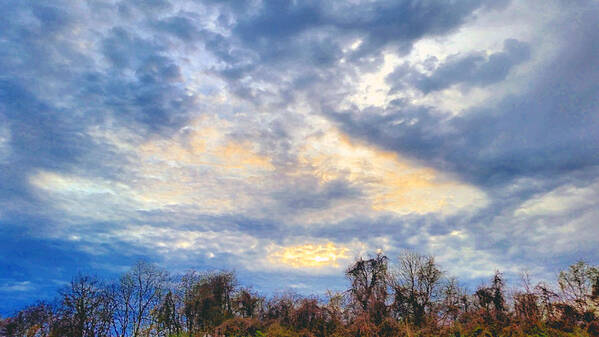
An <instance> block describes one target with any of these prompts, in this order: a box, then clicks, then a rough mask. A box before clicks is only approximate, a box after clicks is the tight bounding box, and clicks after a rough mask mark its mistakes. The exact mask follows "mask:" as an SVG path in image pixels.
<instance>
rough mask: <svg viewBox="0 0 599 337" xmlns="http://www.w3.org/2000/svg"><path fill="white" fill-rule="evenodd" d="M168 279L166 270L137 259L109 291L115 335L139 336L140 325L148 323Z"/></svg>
mask: <svg viewBox="0 0 599 337" xmlns="http://www.w3.org/2000/svg"><path fill="white" fill-rule="evenodd" d="M167 280H168V274H167V273H166V271H164V270H162V269H160V268H158V267H157V266H155V265H153V264H150V263H147V262H138V263H137V264H135V265H134V266H133V267H132V268H131V270H129V272H127V273H126V274H125V275H123V276H122V277H121V279H120V280H119V282H118V284H117V285H116V286H115V287H114V289H113V293H112V296H113V299H114V300H115V302H116V305H115V306H116V313H115V319H114V326H113V328H114V331H115V333H116V335H117V336H120V337H125V336H135V337H137V336H140V334H141V331H142V327H144V325H145V326H148V325H150V324H151V321H152V315H151V310H152V309H154V308H156V307H158V305H159V304H160V302H161V300H162V297H163V295H164V294H165V291H166V289H167Z"/></svg>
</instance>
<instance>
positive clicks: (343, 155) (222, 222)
mask: <svg viewBox="0 0 599 337" xmlns="http://www.w3.org/2000/svg"><path fill="white" fill-rule="evenodd" d="M0 10H2V12H3V13H5V18H6V19H5V20H2V22H0V31H2V32H3V35H2V36H3V38H2V39H0V73H1V74H2V76H1V77H0V209H1V211H0V224H1V226H0V228H2V229H1V230H0V231H1V233H0V234H2V235H1V236H0V247H2V249H3V250H2V249H0V250H2V252H3V253H4V254H3V256H7V257H8V258H7V259H5V260H3V261H2V263H1V264H2V265H1V266H0V267H1V268H2V270H8V272H7V276H6V278H4V279H2V280H0V281H1V284H3V285H5V286H6V287H8V288H6V289H13V288H11V287H13V285H14V286H15V287H16V288H14V289H13V290H7V291H6V292H5V293H6V296H7V297H9V299H8V300H7V301H6V303H9V304H2V306H4V307H0V312H2V310H7V309H4V308H6V306H10V307H11V308H12V307H15V306H16V305H17V304H18V303H25V302H27V301H28V298H27V296H25V295H22V296H21V295H17V294H16V293H17V290H18V287H19V285H23V284H25V283H23V282H30V283H28V285H30V286H31V287H32V288H34V289H36V291H37V290H38V289H39V293H40V294H50V293H51V291H50V290H51V289H50V288H52V287H56V286H57V284H59V283H60V282H63V281H65V280H68V279H69V278H70V277H71V276H72V275H73V274H74V273H76V271H77V269H81V268H83V269H84V270H85V269H86V268H88V269H93V268H98V269H100V270H101V271H103V272H105V273H106V275H107V276H111V275H114V274H116V273H118V272H119V271H120V270H122V269H123V268H124V267H123V266H126V265H127V264H130V263H132V262H133V261H135V260H136V259H138V258H147V259H150V260H153V261H157V262H160V263H163V264H164V265H166V266H168V267H169V268H170V269H171V270H173V271H180V270H185V269H187V268H189V267H196V268H199V269H211V268H212V269H218V268H230V269H237V270H238V272H240V273H241V274H242V275H244V276H247V277H248V278H249V279H248V283H251V282H252V281H254V280H255V281H256V282H257V283H258V284H257V287H258V288H260V289H272V288H273V287H277V286H278V284H290V285H291V284H293V285H300V286H301V287H302V288H301V289H302V291H304V290H305V291H319V289H320V290H322V289H323V287H324V285H326V286H331V287H332V286H335V285H337V286H338V285H339V284H344V283H343V282H342V278H343V273H342V269H343V267H344V265H345V264H347V263H350V262H351V259H352V258H354V257H355V256H358V255H365V254H367V253H369V252H374V251H376V250H377V249H382V250H383V251H384V252H385V253H387V254H388V255H389V256H391V257H392V256H395V255H397V254H398V253H399V252H400V251H401V249H403V248H412V249H415V250H417V251H420V252H423V253H432V254H435V255H437V256H438V261H440V262H441V263H442V265H444V266H446V268H447V269H448V270H449V271H450V272H452V273H455V274H460V275H457V276H462V275H469V276H473V277H474V278H475V279H476V278H478V277H484V276H485V274H488V273H490V272H492V271H493V269H494V268H495V267H498V268H500V269H502V270H507V271H509V272H510V273H513V274H515V273H516V272H517V271H518V270H520V269H522V268H527V269H532V270H534V272H535V273H536V274H537V275H546V274H547V270H550V269H551V268H554V269H556V268H561V267H562V266H564V265H566V264H567V263H568V262H570V261H571V260H572V259H575V258H578V257H580V256H579V255H584V256H586V257H590V258H593V257H596V255H597V254H598V252H597V251H596V248H594V247H596V239H595V237H596V235H592V234H593V233H594V232H596V230H595V229H594V227H593V226H594V224H596V220H597V219H599V215H598V214H597V212H596V211H595V210H594V209H596V205H597V195H596V193H595V192H594V190H596V188H597V186H596V185H597V182H596V181H597V174H598V171H597V166H598V165H599V156H598V154H599V148H598V144H599V139H598V138H597V137H598V136H597V135H598V133H597V132H596V131H595V130H597V129H598V126H599V125H598V123H599V119H597V117H596V116H597V115H598V114H597V113H596V112H597V111H598V108H599V104H598V103H599V101H598V100H599V98H598V97H599V95H597V86H596V83H598V80H599V71H598V70H597V69H599V68H598V67H597V66H596V63H597V61H596V60H597V59H599V57H597V56H598V55H597V54H598V51H599V47H597V46H599V43H597V42H598V41H597V39H598V38H599V35H598V33H597V32H599V29H598V28H599V27H597V23H596V22H597V20H595V17H596V16H597V13H599V7H598V5H597V4H596V3H595V2H592V1H578V2H574V3H568V4H565V3H563V2H559V1H532V2H522V1H500V2H497V1H482V0H466V1H459V2H443V1H437V2H435V1H433V2H422V1H421V2H414V1H383V0H380V1H351V2H343V3H340V2H332V1H299V2H298V1H283V2H269V1H254V2H238V1H208V0H206V1H178V2H169V1H164V0H154V1H146V2H136V1H129V0H126V1H120V2H116V3H113V2H103V1H89V2H85V3H73V2H68V1H57V2H54V3H53V4H51V5H42V4H39V3H38V2H35V1H21V2H18V3H14V4H8V3H6V4H1V5H0ZM540 12H542V13H546V14H545V15H542V16H541V15H538V13H540ZM595 227H596V226H595ZM549 243H551V244H549ZM74 252H76V253H74ZM549 257H550V258H549ZM549 259H551V261H550V260H549ZM320 264H322V265H321V266H320ZM314 265H319V266H314ZM535 266H536V269H535V268H534V267H535ZM306 274H309V276H310V277H309V278H305V276H306ZM40 275H41V276H46V275H50V276H51V278H52V279H53V280H56V282H57V283H52V285H48V286H47V287H46V288H44V287H45V286H44V282H45V281H44V280H43V279H42V277H41V276H40ZM300 278H302V280H300ZM470 282H475V280H471V281H470ZM29 299H30V298H29Z"/></svg>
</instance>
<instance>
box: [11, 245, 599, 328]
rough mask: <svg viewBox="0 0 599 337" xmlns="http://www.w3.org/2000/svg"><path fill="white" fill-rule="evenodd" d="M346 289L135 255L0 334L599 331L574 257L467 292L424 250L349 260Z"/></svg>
mask: <svg viewBox="0 0 599 337" xmlns="http://www.w3.org/2000/svg"><path fill="white" fill-rule="evenodd" d="M345 275H346V277H347V280H348V284H349V287H348V289H347V291H344V292H327V294H326V295H325V296H321V297H302V296H298V295H296V294H293V293H286V294H280V295H277V296H273V297H270V298H267V297H264V296H261V295H260V294H258V293H256V292H255V291H253V290H252V289H249V288H244V287H239V285H238V282H237V280H236V277H235V274H234V273H231V272H216V273H199V272H195V271H193V272H188V273H187V274H185V275H175V276H171V275H169V274H168V273H167V272H166V271H164V270H162V269H160V268H158V267H157V266H155V265H152V264H148V263H143V262H141V263H138V264H136V265H135V266H133V267H132V268H131V270H130V271H129V272H127V273H125V274H124V275H123V276H122V277H121V278H120V279H119V280H116V281H114V282H108V283H106V282H103V281H101V280H98V279H96V278H94V277H91V276H88V275H79V276H77V277H75V278H74V279H73V281H72V282H71V284H70V285H69V286H68V287H65V288H64V289H62V290H61V291H60V292H59V294H58V297H57V299H56V300H55V301H53V302H40V303H38V304H36V305H32V306H29V307H27V308H25V309H23V310H21V311H18V312H16V313H15V314H14V315H13V316H11V317H8V318H4V319H0V335H1V336H19V337H20V336H27V337H33V336H56V337H58V336H73V337H88V336H89V337H91V336H97V337H100V336H118V337H125V336H164V337H175V336H177V337H184V336H185V337H195V336H213V337H217V336H237V337H242V336H272V337H325V336H353V337H367V336H368V337H392V336H410V337H411V336H453V337H460V336H480V337H487V336H489V337H497V336H514V337H516V336H539V337H540V336H599V269H598V268H597V267H594V266H591V265H589V264H587V263H584V262H578V263H576V264H574V265H572V266H570V267H569V268H568V269H567V270H564V271H562V272H561V273H560V274H559V276H558V278H557V280H556V282H555V285H554V286H550V285H549V284H547V283H538V284H536V285H532V284H531V281H530V280H529V279H528V277H527V276H526V275H523V277H522V282H521V283H522V286H521V287H520V288H519V289H517V290H513V289H511V288H510V289H511V290H508V289H507V287H506V280H505V279H504V276H503V274H502V273H500V272H496V273H495V275H494V276H493V277H492V278H491V279H490V280H489V281H488V283H487V284H485V285H481V286H479V287H478V288H477V289H475V290H474V291H470V292H468V291H466V290H465V289H464V288H463V287H461V286H460V284H459V282H458V281H457V280H456V279H455V278H451V277H448V276H447V275H446V274H445V273H444V272H443V271H442V269H441V267H440V266H439V265H437V264H436V262H435V260H434V258H433V257H431V256H423V255H419V254H416V253H414V252H410V251H406V252H404V253H403V254H401V255H400V256H399V257H398V258H397V259H396V261H391V260H390V259H389V258H388V257H386V256H384V255H383V254H377V255H374V256H371V257H369V258H358V259H356V260H355V262H354V263H353V264H351V265H350V266H348V268H347V269H346V271H345Z"/></svg>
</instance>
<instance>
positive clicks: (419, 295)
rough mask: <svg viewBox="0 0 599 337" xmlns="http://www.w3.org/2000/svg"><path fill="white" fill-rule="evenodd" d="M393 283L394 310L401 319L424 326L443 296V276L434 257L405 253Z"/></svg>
mask: <svg viewBox="0 0 599 337" xmlns="http://www.w3.org/2000/svg"><path fill="white" fill-rule="evenodd" d="M398 262H399V263H398V266H397V270H396V271H395V273H394V275H393V279H392V287H393V292H394V296H393V297H394V298H393V305H392V308H393V310H394V312H395V314H396V316H397V317H398V318H404V319H406V320H408V321H409V322H412V323H414V324H415V325H416V326H421V325H422V324H423V323H424V322H425V319H426V316H427V314H430V313H432V311H433V304H434V301H436V300H437V299H438V298H439V295H440V292H441V276H442V275H443V272H442V271H441V269H440V268H439V267H438V266H437V264H436V263H435V259H434V258H433V257H432V256H425V255H420V254H417V253H414V252H412V251H404V252H403V253H402V254H401V255H400V256H399V261H398Z"/></svg>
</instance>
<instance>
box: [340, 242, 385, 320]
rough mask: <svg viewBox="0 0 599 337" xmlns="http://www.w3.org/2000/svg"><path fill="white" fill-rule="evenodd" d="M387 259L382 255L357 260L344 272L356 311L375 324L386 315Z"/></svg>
mask: <svg viewBox="0 0 599 337" xmlns="http://www.w3.org/2000/svg"><path fill="white" fill-rule="evenodd" d="M387 262H388V258H387V257H386V256H385V255H383V254H382V253H379V254H377V255H376V256H374V257H373V258H370V259H368V260H364V259H362V258H359V259H358V260H357V261H356V262H354V264H352V265H351V266H349V268H348V269H347V270H346V271H345V275H346V277H347V278H348V279H349V280H350V282H351V287H350V289H349V293H350V295H351V298H352V300H353V303H354V306H355V307H356V309H358V311H361V312H365V313H368V314H369V315H370V317H371V318H372V319H374V320H375V321H376V322H377V323H378V322H380V321H382V319H383V318H384V317H385V316H386V315H387V305H386V301H387V296H388V291H387V286H388V265H387Z"/></svg>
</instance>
